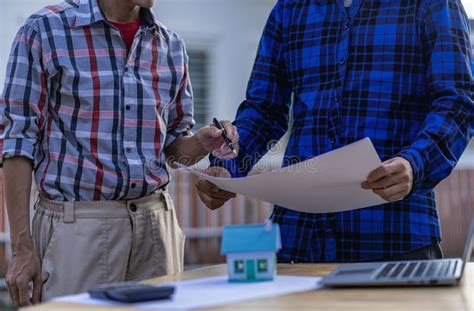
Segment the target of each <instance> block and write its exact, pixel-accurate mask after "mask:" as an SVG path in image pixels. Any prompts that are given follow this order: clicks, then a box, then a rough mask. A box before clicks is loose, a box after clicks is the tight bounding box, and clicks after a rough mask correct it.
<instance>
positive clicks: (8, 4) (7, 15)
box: [0, 0, 58, 92]
mask: <svg viewBox="0 0 474 311" xmlns="http://www.w3.org/2000/svg"><path fill="white" fill-rule="evenodd" d="M0 1H1V9H0V92H1V91H3V83H4V81H5V72H6V66H7V61H8V55H9V54H10V48H11V44H12V42H13V39H14V37H15V35H16V33H17V31H18V29H19V28H20V27H21V26H22V25H23V24H24V22H25V20H26V19H27V18H28V16H30V15H31V14H33V13H34V12H36V11H38V10H39V9H41V8H42V7H44V6H46V5H48V4H51V3H54V2H55V0H53V1H52V0H0ZM56 2H58V1H56Z"/></svg>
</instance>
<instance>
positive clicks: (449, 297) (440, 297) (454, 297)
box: [27, 263, 474, 311]
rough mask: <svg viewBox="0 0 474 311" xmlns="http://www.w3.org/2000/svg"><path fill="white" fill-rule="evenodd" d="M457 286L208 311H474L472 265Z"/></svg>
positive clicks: (205, 272) (187, 275)
mask: <svg viewBox="0 0 474 311" xmlns="http://www.w3.org/2000/svg"><path fill="white" fill-rule="evenodd" d="M334 267H335V265H320V264H294V265H291V264H281V265H278V271H279V273H280V274H287V275H313V276H323V275H326V274H327V273H329V271H331V270H332V269H333V268H334ZM225 273H226V271H225V265H218V266H211V267H207V268H202V269H196V270H192V271H187V272H184V273H182V274H181V275H178V276H167V277H161V278H157V279H152V280H149V281H146V283H149V284H159V283H164V282H170V281H177V280H187V279H194V278H200V277H209V276H217V275H223V274H225ZM464 273H465V274H464V278H463V281H462V284H461V286H457V287H431V288H428V287H420V288H416V287H405V288H372V289H321V290H315V291H310V292H304V293H298V294H291V295H286V296H279V297H271V298H263V299H258V300H251V301H244V302H240V303H235V304H230V305H224V306H219V307H217V308H213V309H212V310H268V309H280V310H304V309H311V310H324V311H332V310H351V311H357V310H361V311H362V310H363V311H369V310H377V311H379V310H380V311H390V310H397V311H406V310H416V311H420V310H421V311H435V310H439V311H447V310H457V311H474V263H469V264H468V266H467V269H466V271H465V272H464ZM27 310H45V311H46V310H47V311H55V310H73V311H74V310H79V311H84V310H132V309H131V308H108V307H91V306H90V305H77V304H66V303H57V302H48V303H44V304H40V305H37V306H34V307H31V308H27Z"/></svg>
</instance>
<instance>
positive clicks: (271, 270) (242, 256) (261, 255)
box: [227, 252, 276, 280]
mask: <svg viewBox="0 0 474 311" xmlns="http://www.w3.org/2000/svg"><path fill="white" fill-rule="evenodd" d="M259 259H266V260H267V272H258V266H257V261H258V260H259ZM235 260H242V261H243V262H244V271H243V273H240V274H236V273H234V261H235ZM247 260H255V265H254V268H255V276H256V279H257V280H258V279H273V277H274V276H275V275H276V269H275V262H276V259H275V252H255V253H232V254H228V255H227V273H228V275H229V277H231V276H232V278H233V279H234V280H245V279H247V266H246V261H247Z"/></svg>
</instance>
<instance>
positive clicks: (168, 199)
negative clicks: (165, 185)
mask: <svg viewBox="0 0 474 311" xmlns="http://www.w3.org/2000/svg"><path fill="white" fill-rule="evenodd" d="M161 194H162V195H163V197H164V198H165V206H166V210H167V211H169V210H170V209H171V206H173V205H172V204H173V202H172V201H171V196H170V194H169V192H168V191H166V189H165V190H162V191H161Z"/></svg>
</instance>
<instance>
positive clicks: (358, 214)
mask: <svg viewBox="0 0 474 311" xmlns="http://www.w3.org/2000/svg"><path fill="white" fill-rule="evenodd" d="M469 33H470V29H469V20H468V19H467V16H466V14H465V12H464V9H463V7H462V5H461V3H460V1H459V0H417V1H406V0H394V1H368V0H366V1H363V0H353V1H350V0H345V1H343V0H335V1H293V0H279V1H278V3H277V4H276V6H275V8H274V9H273V11H272V13H271V15H270V18H269V19H268V23H267V25H266V27H265V30H264V33H263V37H262V39H261V42H260V47H259V50H258V55H257V59H256V61H255V66H254V69H253V73H252V76H251V79H250V82H249V85H248V91H247V99H246V100H245V101H244V102H243V103H242V104H241V106H240V108H239V110H238V113H237V117H236V120H235V122H234V125H236V126H237V128H238V133H239V136H240V153H239V156H238V157H237V158H235V159H233V160H228V161H219V160H217V159H215V158H214V159H212V165H213V167H211V170H213V171H214V174H215V175H221V176H226V175H229V174H231V175H232V176H234V177H239V176H245V175H246V174H247V173H248V172H249V171H250V169H251V168H252V166H253V164H254V163H256V162H257V161H258V160H259V159H260V157H261V156H262V155H263V154H265V153H266V152H267V150H268V149H269V147H270V146H271V145H272V144H271V143H272V142H274V141H278V140H279V139H280V138H281V137H282V136H283V134H284V133H285V132H286V131H287V127H288V116H289V112H290V103H291V98H293V106H292V109H293V111H292V113H293V127H292V128H291V132H290V134H291V135H290V139H289V143H288V146H287V149H286V154H285V161H284V163H285V164H291V163H294V161H303V160H305V159H308V158H311V157H314V156H318V155H320V154H322V153H325V152H328V151H331V150H333V149H336V148H339V147H342V146H345V145H347V144H350V143H353V142H355V141H358V140H360V139H363V138H365V137H370V138H371V140H372V141H373V143H374V145H375V148H376V150H377V152H378V154H379V155H380V157H381V158H382V159H383V160H384V161H385V162H384V163H383V166H382V167H380V168H379V169H377V170H375V171H374V172H372V173H371V174H370V175H369V176H368V178H367V181H365V182H363V183H362V185H361V186H362V187H363V188H366V189H371V190H373V191H374V192H375V193H377V194H379V195H380V196H381V197H383V198H385V199H387V200H389V201H393V202H390V203H387V204H383V205H379V206H373V207H369V208H366V209H362V210H354V211H348V212H343V213H331V214H321V215H314V214H305V213H299V212H295V211H291V210H288V209H286V208H285V207H283V206H275V208H274V210H273V215H272V219H273V221H274V222H276V223H279V224H280V228H281V237H282V244H283V245H282V246H283V248H282V250H281V251H280V252H279V253H278V259H279V261H281V262H336V261H338V262H350V261H374V260H382V259H410V258H425V259H429V258H437V257H440V256H442V253H441V250H440V247H439V242H440V239H441V233H440V227H439V219H438V214H437V210H436V203H435V196H434V193H433V188H434V187H435V186H436V185H437V184H438V183H439V182H440V181H441V180H442V179H444V178H445V177H446V176H448V175H449V173H450V172H451V170H452V169H453V168H454V166H455V165H456V163H457V161H458V159H459V157H460V156H461V154H462V153H463V151H464V150H465V148H466V146H467V144H468V143H469V141H470V139H471V137H472V135H473V131H474V103H473V100H474V80H473V75H472V71H471V67H470V63H471V59H472V52H471V45H470V42H469ZM198 189H199V191H200V194H201V197H202V199H203V201H204V203H205V204H207V205H208V206H209V207H210V208H212V209H215V208H218V207H220V206H221V205H222V204H223V203H224V202H225V201H226V200H227V199H228V198H229V197H231V196H232V194H229V193H226V192H224V191H219V190H218V189H216V188H215V187H214V186H213V185H212V184H209V183H207V182H204V181H200V182H199V183H198ZM288 195H289V196H291V193H288ZM400 199H402V200H400ZM397 200H399V201H397ZM308 204H318V202H308ZM453 212H456V211H453Z"/></svg>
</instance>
